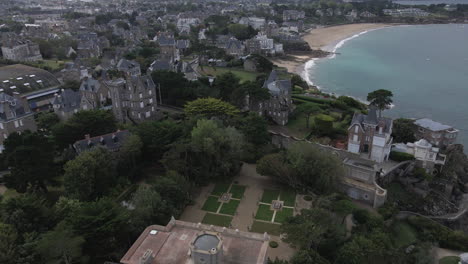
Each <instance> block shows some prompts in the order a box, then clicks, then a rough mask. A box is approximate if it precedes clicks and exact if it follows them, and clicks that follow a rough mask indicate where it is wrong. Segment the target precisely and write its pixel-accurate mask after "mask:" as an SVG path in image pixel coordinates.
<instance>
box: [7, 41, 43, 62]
mask: <svg viewBox="0 0 468 264" xmlns="http://www.w3.org/2000/svg"><path fill="white" fill-rule="evenodd" d="M2 54H3V58H5V59H7V60H12V61H38V60H42V55H41V52H40V51H39V45H38V44H36V43H34V42H31V41H29V40H21V39H18V38H17V37H13V38H11V39H9V40H8V41H5V42H3V44H2Z"/></svg>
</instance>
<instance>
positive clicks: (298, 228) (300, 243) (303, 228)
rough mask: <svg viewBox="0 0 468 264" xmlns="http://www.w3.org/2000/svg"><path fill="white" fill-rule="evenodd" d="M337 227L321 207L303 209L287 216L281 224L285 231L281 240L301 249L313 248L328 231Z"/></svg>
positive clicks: (330, 216) (315, 247)
mask: <svg viewBox="0 0 468 264" xmlns="http://www.w3.org/2000/svg"><path fill="white" fill-rule="evenodd" d="M336 228H337V224H336V222H335V220H334V218H333V217H332V215H331V214H330V213H329V212H328V211H326V210H323V209H319V208H314V209H304V210H302V211H301V213H300V214H299V215H296V216H294V217H289V218H287V219H286V221H285V222H284V223H283V224H282V225H281V232H282V233H286V238H284V239H283V240H284V241H285V242H287V243H290V244H292V245H293V246H296V247H298V248H301V249H311V248H314V249H315V250H316V249H317V247H318V246H319V245H320V243H321V242H322V241H323V240H324V239H325V238H326V236H327V235H328V234H329V233H330V232H334V231H333V230H334V229H336Z"/></svg>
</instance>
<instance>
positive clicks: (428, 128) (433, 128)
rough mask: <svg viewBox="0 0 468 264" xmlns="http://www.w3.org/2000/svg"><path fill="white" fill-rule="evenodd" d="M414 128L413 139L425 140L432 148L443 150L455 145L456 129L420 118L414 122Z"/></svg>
mask: <svg viewBox="0 0 468 264" xmlns="http://www.w3.org/2000/svg"><path fill="white" fill-rule="evenodd" d="M414 125H415V126H416V131H415V134H414V135H415V137H416V138H417V139H425V140H427V141H428V142H429V143H431V144H432V145H433V146H434V147H437V148H445V147H447V146H448V145H452V144H455V142H456V140H457V136H458V132H459V131H458V129H455V128H453V127H452V126H449V125H444V124H441V123H439V122H436V121H433V120H431V119H429V118H421V119H418V120H416V121H414Z"/></svg>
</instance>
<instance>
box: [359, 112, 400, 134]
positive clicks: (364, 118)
mask: <svg viewBox="0 0 468 264" xmlns="http://www.w3.org/2000/svg"><path fill="white" fill-rule="evenodd" d="M379 123H383V124H384V130H383V132H384V133H390V128H391V127H392V123H393V120H392V119H391V118H388V117H380V118H379V117H377V108H375V107H372V106H371V107H370V109H369V113H368V115H365V114H361V113H354V116H353V120H352V121H351V126H350V127H352V126H353V125H355V124H359V125H360V126H363V124H370V125H375V126H377V125H378V124H379Z"/></svg>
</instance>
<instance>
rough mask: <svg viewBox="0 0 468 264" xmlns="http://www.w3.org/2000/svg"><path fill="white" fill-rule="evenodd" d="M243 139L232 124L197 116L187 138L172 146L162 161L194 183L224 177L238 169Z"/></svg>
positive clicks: (168, 167) (167, 166)
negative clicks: (199, 118) (228, 125)
mask: <svg viewBox="0 0 468 264" xmlns="http://www.w3.org/2000/svg"><path fill="white" fill-rule="evenodd" d="M243 145H244V139H243V136H242V134H241V133H239V131H237V130H236V129H235V128H232V127H227V128H225V127H222V126H221V125H220V124H218V123H217V122H216V121H213V120H206V119H201V120H198V121H197V125H196V126H195V127H194V128H193V129H192V132H191V138H190V141H188V140H187V141H182V142H179V143H176V144H174V145H173V147H172V148H171V150H170V151H168V152H167V153H166V154H165V157H164V160H163V164H164V165H165V166H166V168H167V169H169V170H175V171H177V172H179V173H181V174H182V175H184V176H186V177H188V178H189V179H190V180H191V181H193V182H196V183H197V184H201V183H205V182H206V181H209V180H221V179H228V178H230V177H231V176H233V175H234V174H235V173H237V172H238V170H239V168H240V165H241V162H240V158H241V154H242V148H243Z"/></svg>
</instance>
